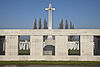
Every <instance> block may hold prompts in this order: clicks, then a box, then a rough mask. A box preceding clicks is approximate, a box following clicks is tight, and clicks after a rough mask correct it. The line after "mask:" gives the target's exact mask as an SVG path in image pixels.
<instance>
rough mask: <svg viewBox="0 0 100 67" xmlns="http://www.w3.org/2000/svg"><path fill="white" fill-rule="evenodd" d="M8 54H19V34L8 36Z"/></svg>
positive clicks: (6, 52)
mask: <svg viewBox="0 0 100 67" xmlns="http://www.w3.org/2000/svg"><path fill="white" fill-rule="evenodd" d="M5 47H6V48H5V55H6V56H10V57H11V56H17V55H18V36H11V35H10V36H6V46H5Z"/></svg>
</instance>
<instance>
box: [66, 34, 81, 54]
mask: <svg viewBox="0 0 100 67" xmlns="http://www.w3.org/2000/svg"><path fill="white" fill-rule="evenodd" d="M68 55H80V36H79V35H69V36H68Z"/></svg>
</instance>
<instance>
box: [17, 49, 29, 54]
mask: <svg viewBox="0 0 100 67" xmlns="http://www.w3.org/2000/svg"><path fill="white" fill-rule="evenodd" d="M18 55H30V50H18Z"/></svg>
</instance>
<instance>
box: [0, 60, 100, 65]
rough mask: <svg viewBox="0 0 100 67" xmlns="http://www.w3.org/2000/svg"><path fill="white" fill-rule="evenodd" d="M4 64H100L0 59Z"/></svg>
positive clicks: (98, 62)
mask: <svg viewBox="0 0 100 67" xmlns="http://www.w3.org/2000/svg"><path fill="white" fill-rule="evenodd" d="M4 64H7V65H8V64H50V65H57V64H59V65H100V61H0V65H4Z"/></svg>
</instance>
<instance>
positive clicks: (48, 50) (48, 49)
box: [43, 45, 55, 55]
mask: <svg viewBox="0 0 100 67" xmlns="http://www.w3.org/2000/svg"><path fill="white" fill-rule="evenodd" d="M43 55H55V46H53V45H46V46H45V47H44V48H43Z"/></svg>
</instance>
